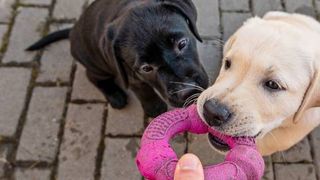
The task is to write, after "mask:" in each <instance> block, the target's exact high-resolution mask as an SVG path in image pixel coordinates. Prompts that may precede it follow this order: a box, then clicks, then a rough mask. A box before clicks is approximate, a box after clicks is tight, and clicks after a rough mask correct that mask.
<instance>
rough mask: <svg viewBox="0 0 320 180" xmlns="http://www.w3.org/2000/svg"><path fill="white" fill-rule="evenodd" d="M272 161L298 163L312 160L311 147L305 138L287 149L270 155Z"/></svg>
mask: <svg viewBox="0 0 320 180" xmlns="http://www.w3.org/2000/svg"><path fill="white" fill-rule="evenodd" d="M272 160H273V162H283V163H298V162H312V156H311V148H310V144H309V141H308V139H307V138H305V139H303V140H302V141H301V142H300V143H298V144H296V145H295V146H293V147H292V148H290V149H289V150H287V151H284V152H279V153H276V154H274V155H273V156H272Z"/></svg>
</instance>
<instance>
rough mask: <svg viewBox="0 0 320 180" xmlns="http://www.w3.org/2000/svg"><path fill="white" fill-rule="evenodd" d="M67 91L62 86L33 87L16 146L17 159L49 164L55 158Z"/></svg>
mask: <svg viewBox="0 0 320 180" xmlns="http://www.w3.org/2000/svg"><path fill="white" fill-rule="evenodd" d="M67 91H68V89H67V88H65V87H62V88H60V87H56V88H42V87H37V88H35V89H34V90H33V95H32V99H31V102H30V105H29V111H28V115H27V120H26V122H25V126H24V128H23V132H22V137H21V139H20V144H19V147H18V152H17V160H18V161H46V162H49V163H52V162H53V161H54V160H55V157H56V153H57V150H58V145H59V141H58V133H59V128H60V123H61V120H62V114H63V111H64V108H65V107H64V104H65V100H66V96H67Z"/></svg>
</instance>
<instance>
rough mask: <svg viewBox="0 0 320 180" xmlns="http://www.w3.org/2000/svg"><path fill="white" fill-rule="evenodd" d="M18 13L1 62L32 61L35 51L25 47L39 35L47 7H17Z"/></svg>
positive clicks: (46, 13) (37, 38)
mask: <svg viewBox="0 0 320 180" xmlns="http://www.w3.org/2000/svg"><path fill="white" fill-rule="evenodd" d="M18 12H19V13H18V15H17V17H16V20H15V24H14V26H13V29H12V32H11V36H10V38H9V46H8V49H7V51H6V53H5V55H4V58H3V60H2V61H3V62H5V63H8V62H28V61H32V60H33V59H34V57H35V54H36V52H26V51H25V49H26V48H27V47H29V46H30V45H31V44H33V43H34V42H36V41H38V40H39V39H40V37H41V34H42V31H43V27H44V25H45V21H46V18H47V15H48V13H49V12H48V10H47V9H40V8H19V9H18Z"/></svg>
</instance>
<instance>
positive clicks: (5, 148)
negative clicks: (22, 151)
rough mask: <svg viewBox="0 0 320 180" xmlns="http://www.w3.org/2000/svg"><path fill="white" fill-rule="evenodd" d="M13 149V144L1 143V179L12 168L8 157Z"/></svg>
mask: <svg viewBox="0 0 320 180" xmlns="http://www.w3.org/2000/svg"><path fill="white" fill-rule="evenodd" d="M11 150H12V145H7V144H0V179H2V178H4V177H5V175H6V172H7V171H8V170H9V169H11V168H12V167H11V165H10V163H9V162H8V157H9V153H10V151H11Z"/></svg>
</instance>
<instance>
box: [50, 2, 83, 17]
mask: <svg viewBox="0 0 320 180" xmlns="http://www.w3.org/2000/svg"><path fill="white" fill-rule="evenodd" d="M85 3H86V0H67V1H66V0H57V2H56V7H55V9H54V11H53V17H55V18H57V19H78V18H79V17H80V15H81V13H82V8H83V6H84V5H85Z"/></svg>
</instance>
